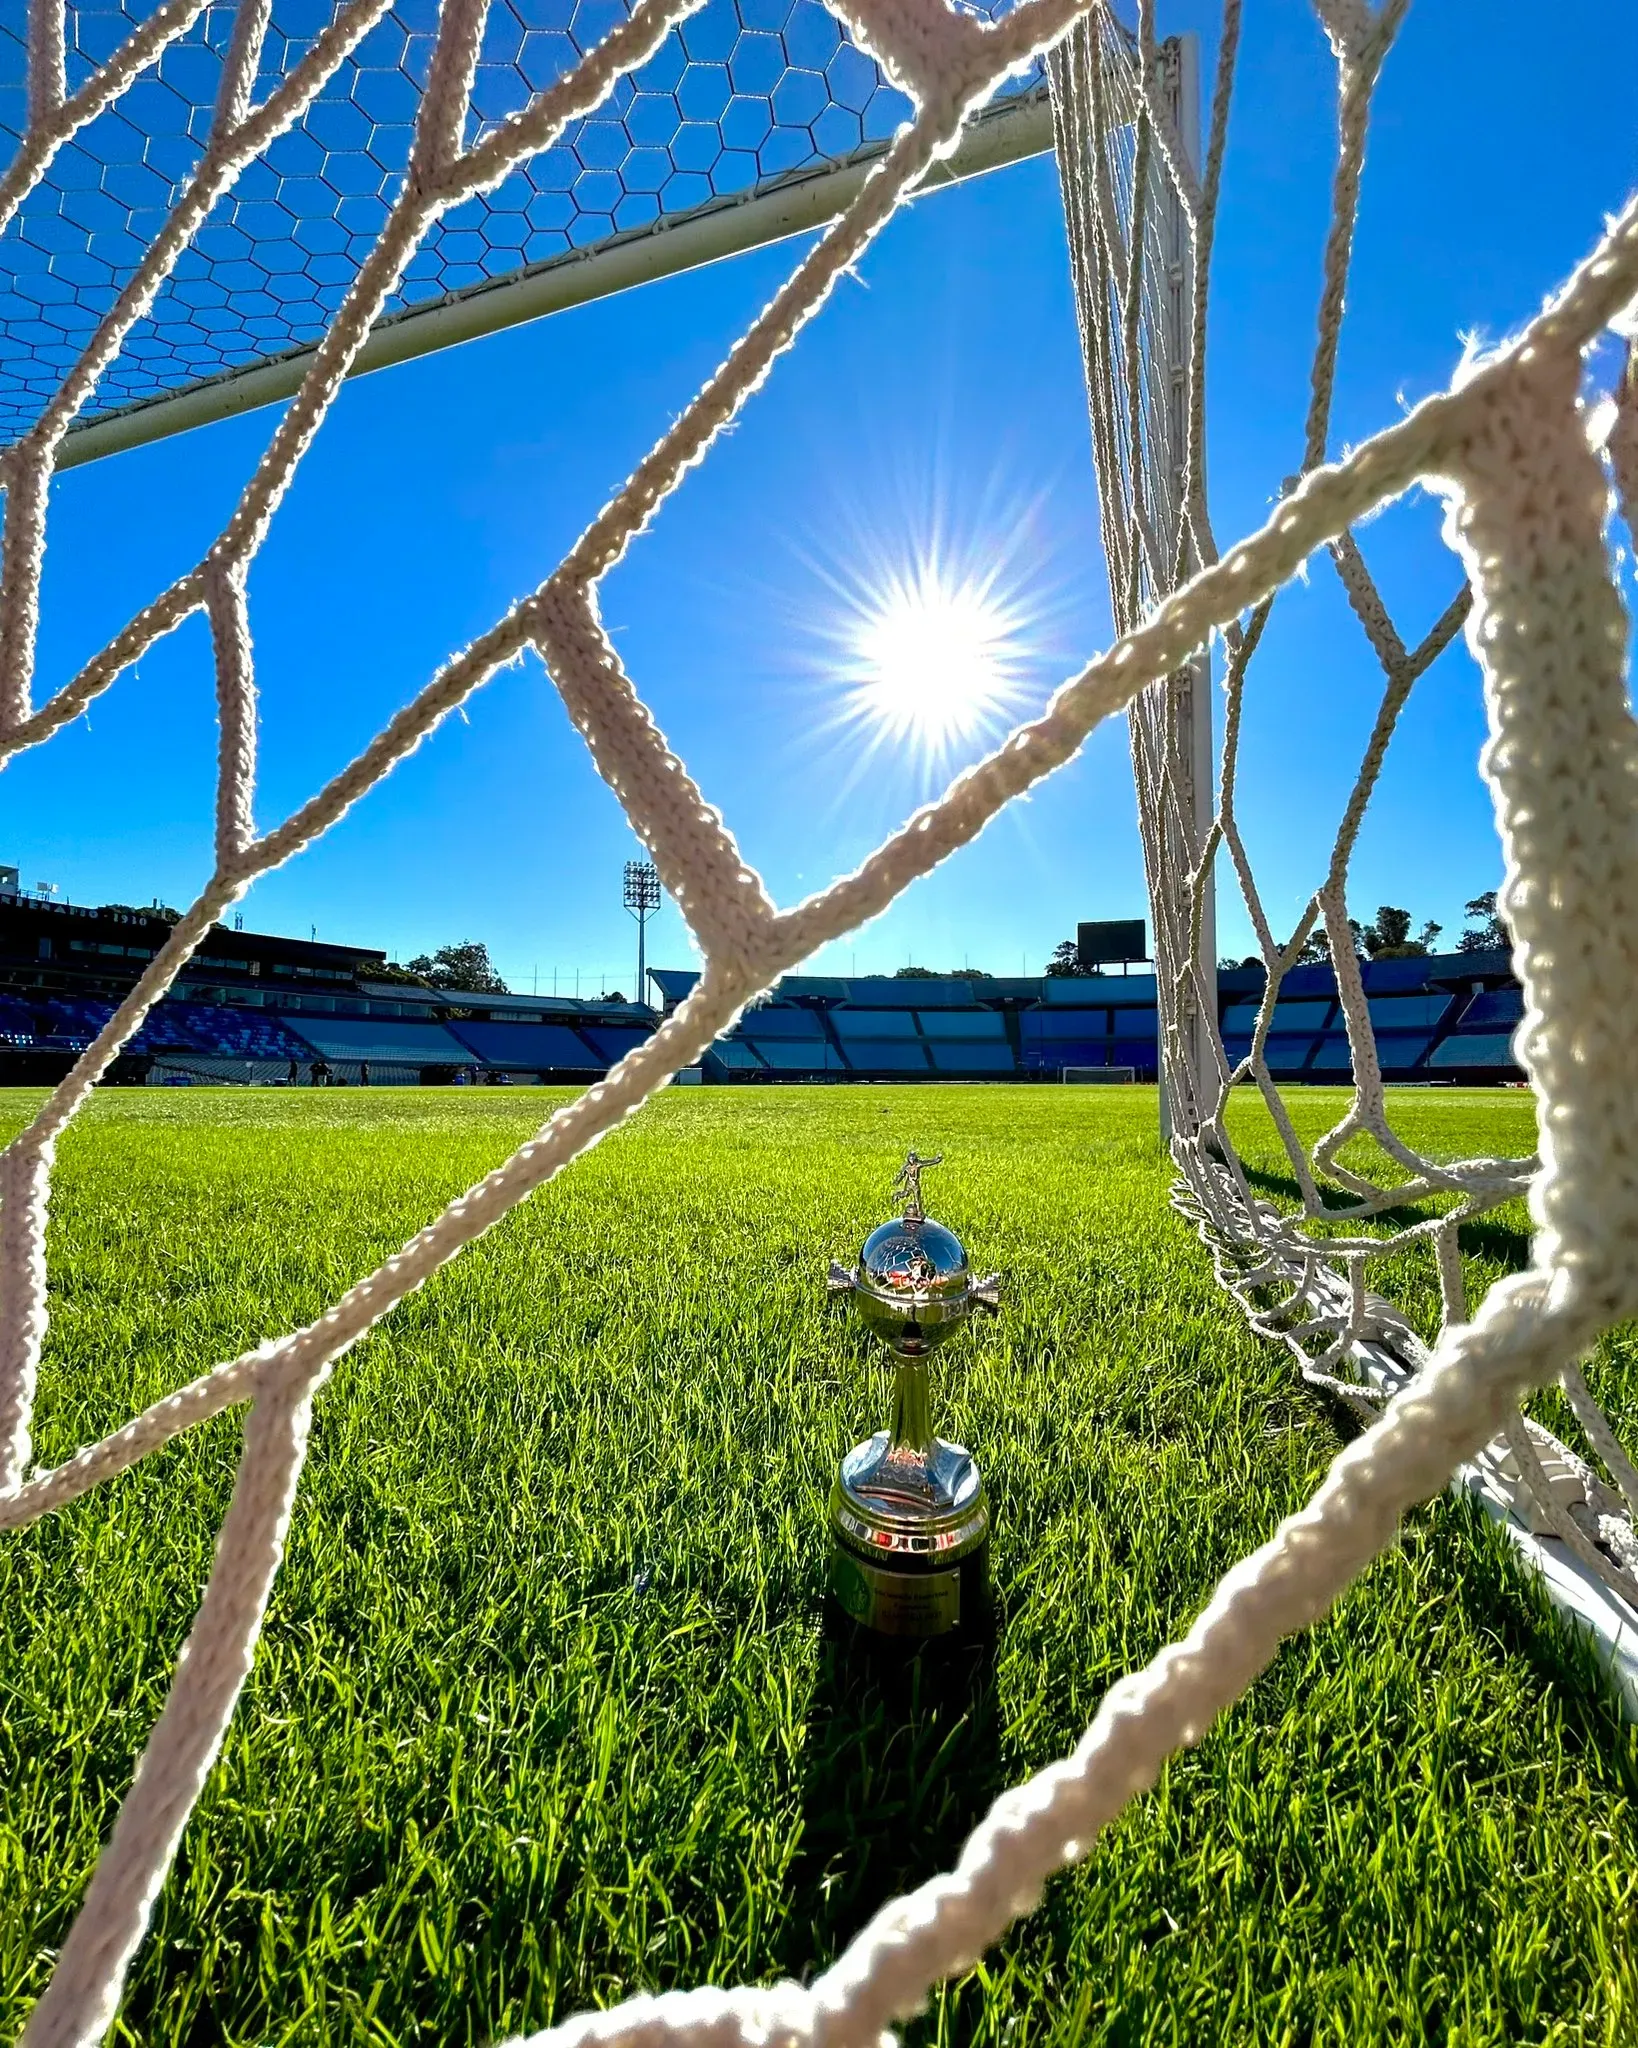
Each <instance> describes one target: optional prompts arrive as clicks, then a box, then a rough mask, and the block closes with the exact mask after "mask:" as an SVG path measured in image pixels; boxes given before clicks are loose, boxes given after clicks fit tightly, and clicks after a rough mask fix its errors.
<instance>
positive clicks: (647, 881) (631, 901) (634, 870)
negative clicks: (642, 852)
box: [624, 860, 660, 1002]
mask: <svg viewBox="0 0 1638 2048" xmlns="http://www.w3.org/2000/svg"><path fill="white" fill-rule="evenodd" d="M624 902H625V906H626V908H627V910H629V911H630V912H631V914H632V916H633V917H634V918H636V920H637V1000H638V1002H642V1001H644V995H643V990H644V988H645V987H646V985H647V982H648V963H647V960H646V957H645V954H644V940H645V937H646V934H647V929H648V920H649V918H650V917H651V916H652V915H653V913H654V912H655V911H656V910H658V909H659V907H660V875H659V870H658V869H657V868H656V867H655V865H654V863H653V861H651V860H628V861H627V862H626V886H625V896H624Z"/></svg>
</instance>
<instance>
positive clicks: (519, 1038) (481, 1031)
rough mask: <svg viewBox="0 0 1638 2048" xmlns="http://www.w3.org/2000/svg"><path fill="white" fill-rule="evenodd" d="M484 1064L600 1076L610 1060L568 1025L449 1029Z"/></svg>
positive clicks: (521, 1071)
mask: <svg viewBox="0 0 1638 2048" xmlns="http://www.w3.org/2000/svg"><path fill="white" fill-rule="evenodd" d="M449 1030H450V1034H451V1036H453V1037H455V1038H458V1039H459V1040H460V1042H461V1044H462V1045H463V1046H465V1047H466V1049H467V1051H468V1052H469V1053H471V1054H473V1055H475V1056H476V1057H477V1058H478V1059H479V1060H480V1061H482V1062H483V1064H484V1065H486V1066H490V1067H499V1068H504V1069H505V1070H506V1071H507V1072H508V1073H513V1074H527V1073H536V1074H552V1075H554V1076H556V1075H569V1074H574V1075H579V1074H587V1075H596V1074H601V1073H603V1072H604V1071H605V1070H606V1069H607V1067H608V1061H607V1060H606V1059H604V1058H603V1057H602V1056H601V1055H600V1054H599V1053H598V1052H596V1051H595V1050H594V1049H593V1048H592V1047H591V1046H590V1045H588V1044H587V1043H586V1041H585V1039H584V1038H582V1037H581V1035H580V1034H579V1032H578V1031H572V1030H570V1028H569V1027H568V1025H566V1024H496V1023H488V1024H477V1023H473V1022H471V1021H470V1020H467V1019H463V1020H461V1021H460V1022H459V1023H454V1024H451V1025H450V1027H449Z"/></svg>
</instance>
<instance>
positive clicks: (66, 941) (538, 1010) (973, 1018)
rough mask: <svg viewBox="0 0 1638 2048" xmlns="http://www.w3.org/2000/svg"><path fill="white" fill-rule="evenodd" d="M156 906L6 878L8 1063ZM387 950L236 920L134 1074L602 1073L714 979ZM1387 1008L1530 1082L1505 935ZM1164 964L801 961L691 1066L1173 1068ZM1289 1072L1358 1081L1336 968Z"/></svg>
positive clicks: (1419, 1029)
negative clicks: (511, 980)
mask: <svg viewBox="0 0 1638 2048" xmlns="http://www.w3.org/2000/svg"><path fill="white" fill-rule="evenodd" d="M169 932H170V925H169V922H168V921H167V920H166V919H165V918H164V917H162V916H161V915H159V914H158V913H157V912H155V911H145V910H139V909H134V908H127V907H122V906H118V905H104V906H103V907H102V908H100V909H87V908H84V907H82V906H80V905H76V904H71V903H55V902H49V901H43V900H40V899H37V898H31V897H25V896H18V895H6V894H0V1080H4V1081H6V1082H9V1083H20V1082H33V1083H51V1082H55V1081H57V1080H60V1079H61V1078H62V1076H63V1075H64V1074H65V1073H66V1072H67V1071H68V1068H69V1066H70V1065H71V1064H72V1062H73V1060H74V1059H75V1057H76V1056H77V1055H78V1054H79V1053H81V1052H83V1051H84V1049H85V1047H86V1046H87V1045H89V1044H90V1043H91V1041H92V1039H93V1038H95V1036H96V1035H97V1033H98V1032H99V1031H100V1030H101V1029H102V1027H103V1026H104V1025H105V1024H106V1023H107V1021H108V1019H109V1017H110V1016H112V1014H113V1011H114V1008H115V1006H116V1004H117V1003H118V1002H119V1001H120V1000H121V998H122V997H124V996H125V995H126V994H127V993H128V992H129V990H130V989H131V988H132V987H133V985H134V984H135V982H136V980H137V977H138V976H139V975H140V974H141V972H142V971H143V969H144V968H145V967H146V966H147V964H148V962H149V961H150V960H152V958H153V957H154V955H155V953H157V952H158V950H159V948H160V947H161V946H162V945H163V944H164V943H165V940H166V938H167V937H168V936H169ZM387 973H388V968H387V960H386V955H385V954H384V953H382V952H380V951H376V950H373V949H371V948H368V947H362V946H334V945H323V944H319V943H317V942H313V941H308V940H304V939H288V938H280V937H277V936H274V935H272V934H270V933H265V932H244V931H228V930H226V929H225V928H223V927H222V926H220V925H218V926H215V927H214V928H213V929H212V931H211V932H210V934H209V936H208V937H207V938H206V939H205V941H204V943H203V944H202V945H201V947H200V949H199V951H198V952H197V953H196V954H195V955H194V957H193V959H192V960H191V961H190V962H189V963H188V965H187V967H186V968H184V969H183V971H182V973H181V975H180V976H179V977H178V979H177V982H176V984H175V986H174V988H173V989H172V990H171V991H170V992H169V994H168V995H167V996H166V997H165V999H164V1000H163V1001H162V1002H159V1003H157V1004H155V1006H154V1008H153V1009H152V1010H151V1011H150V1013H149V1015H148V1018H147V1020H146V1022H145V1023H144V1024H143V1026H142V1028H141V1030H140V1031H139V1032H138V1033H137V1034H136V1036H135V1037H134V1038H133V1039H132V1040H131V1042H130V1044H129V1045H128V1046H127V1048H126V1050H125V1051H124V1052H122V1053H121V1055H120V1056H119V1058H118V1059H117V1060H116V1061H115V1063H114V1065H113V1067H112V1069H111V1070H110V1073H109V1077H108V1078H109V1079H110V1080H111V1081H114V1082H123V1083H128V1084H141V1083H165V1082H170V1083H186V1082H189V1081H194V1082H223V1083H232V1082H238V1083H244V1082H263V1083H270V1082H271V1083H278V1082H283V1083H287V1084H297V1085H300V1084H305V1083H311V1082H314V1081H315V1080H320V1081H329V1082H331V1083H359V1082H365V1081H368V1082H370V1083H374V1084H382V1083H395V1082H396V1083H423V1084H435V1083H448V1082H454V1081H459V1080H468V1081H486V1082H503V1081H516V1082H536V1081H545V1082H580V1081H591V1080H595V1079H597V1078H598V1077H599V1076H601V1075H602V1074H605V1073H606V1072H607V1071H608V1069H609V1068H610V1067H611V1066H612V1065H613V1064H614V1063H615V1061H616V1060H618V1059H620V1058H621V1057H622V1056H623V1055H624V1054H625V1053H626V1052H628V1051H630V1049H631V1047H632V1046H634V1045H637V1044H640V1043H641V1042H642V1040H643V1039H644V1038H645V1037H647V1036H648V1034H649V1033H650V1032H651V1031H653V1030H654V1028H655V1027H656V1025H657V1024H658V1022H659V1021H660V1018H661V1016H662V1015H666V1014H669V1012H670V1011H671V1010H673V1009H674V1008H675V1007H676V1005H677V1004H678V1003H679V1002H681V1001H682V999H683V997H684V996H686V995H687V993H688V991H689V990H690V989H691V988H692V987H693V985H694V982H695V980H696V978H697V977H696V975H695V974H694V973H693V972H691V971H685V970H678V969H670V968H654V969H651V970H650V972H649V977H648V979H649V984H650V989H651V990H652V991H653V992H654V993H655V994H657V996H658V998H659V1004H658V1007H657V1008H656V1007H650V1006H649V1005H648V1004H642V1003H627V1002H621V1001H603V1000H580V999H575V998H570V997H567V996H523V995H504V996H499V995H469V994H464V993H458V992H453V991H447V990H435V989H429V988H425V987H422V986H420V985H417V984H415V983H411V982H404V981H399V980H390V979H386V978H385V977H386V975H387ZM1364 978H1365V989H1366V994H1367V996H1368V998H1369V1002H1370V1011H1371V1023H1372V1026H1373V1028H1374V1030H1375V1033H1376V1043H1377V1049H1378V1053H1379V1055H1380V1058H1381V1062H1382V1070H1383V1073H1384V1075H1385V1077H1386V1078H1387V1079H1389V1080H1393V1081H1422V1082H1429V1083H1432V1082H1447V1083H1449V1082H1458V1081H1460V1082H1501V1081H1517V1080H1519V1079H1521V1078H1522V1076H1521V1074H1520V1072H1519V1069H1518V1067H1517V1065H1516V1063H1515V1061H1514V1059H1513V1056H1512V1050H1511V1036H1512V1032H1513V1029H1514V1027H1515V1026H1516V1025H1517V1023H1518V1022H1519V1020H1520V1018H1521V1017H1522V1015H1523V997H1522V994H1521V992H1520V989H1519V986H1518V983H1517V981H1516V980H1515V979H1514V977H1513V973H1512V966H1511V962H1510V961H1509V959H1508V956H1507V955H1506V953H1505V952H1486V953H1446V954H1432V955H1429V956H1426V957H1423V958H1416V959H1409V960H1377V961H1371V962H1368V963H1367V964H1366V966H1365V968H1364ZM1262 988H1263V977H1262V973H1261V970H1260V969H1252V968H1232V969H1225V970H1223V971H1222V972H1221V973H1220V974H1219V976H1218V1001H1219V1010H1220V1020H1221V1024H1222V1031H1223V1042H1224V1046H1225V1048H1226V1050H1227V1053H1228V1056H1229V1058H1230V1059H1231V1060H1238V1059H1241V1058H1243V1057H1244V1055H1245V1053H1246V1051H1247V1050H1248V1048H1249V1045H1250V1039H1251V1032H1252V1029H1253V1027H1254V1025H1255V1022H1256V1015H1257V1006H1258V1002H1259V1000H1260V998H1261V995H1262ZM1158 1064H1159V1062H1158V1053H1157V1023H1156V1008H1155V982H1154V976H1153V975H1152V974H1142V973H1138V974H1110V975H1092V976H1065V977H1053V976H1047V977H1041V978H1017V979H1000V978H997V979H987V978H974V979H967V978H965V977H960V976H956V977H949V978H945V979H938V980H934V979H927V978H896V977H895V978H889V977H885V976H864V977H853V978H833V977H830V976H823V975H801V974H793V975H786V976H785V977H784V979H783V980H782V981H780V982H779V983H778V985H777V986H776V987H775V989H774V990H773V992H772V994H771V995H770V996H769V997H768V998H767V999H766V1000H764V1001H763V1002H761V1003H759V1004H757V1005H756V1006H755V1007H754V1008H752V1009H750V1010H748V1011H747V1012H746V1014H745V1015H744V1016H743V1017H742V1018H741V1019H740V1021H739V1023H738V1024H737V1025H736V1026H735V1027H734V1029H733V1030H732V1031H731V1032H729V1033H727V1034H726V1035H725V1036H724V1037H722V1038H719V1039H718V1040H717V1042H716V1043H715V1045H713V1046H712V1048H711V1050H710V1051H709V1053H707V1055H706V1056H705V1058H704V1060H703V1061H702V1062H701V1065H700V1067H699V1069H698V1070H697V1072H696V1074H695V1075H694V1076H692V1077H691V1078H697V1079H698V1080H701V1081H704V1082H707V1083H718V1084H723V1083H734V1084H746V1083H762V1082H776V1081H940V1080H944V1081H1060V1080H1062V1079H1063V1078H1064V1076H1065V1074H1066V1072H1067V1073H1068V1074H1069V1075H1070V1076H1071V1077H1074V1076H1076V1075H1086V1076H1089V1077H1094V1078H1095V1077H1097V1076H1098V1075H1100V1074H1107V1075H1109V1076H1111V1077H1115V1076H1120V1077H1122V1078H1124V1077H1125V1076H1126V1075H1130V1076H1131V1077H1132V1078H1133V1079H1136V1080H1140V1081H1153V1080H1154V1079H1155V1078H1156V1075H1157V1072H1158ZM1268 1064H1269V1069H1270V1072H1271V1073H1272V1074H1273V1075H1274V1076H1275V1077H1276V1078H1277V1079H1279V1080H1281V1081H1318V1082H1323V1081H1330V1082H1337V1081H1345V1080H1347V1079H1348V1077H1349V1073H1350V1066H1349V1055H1348V1040H1347V1035H1346V1032H1345V1030H1344V1027H1343V1022H1342V1015H1341V1011H1340V1008H1339V1006H1338V1003H1337V993H1336V981H1335V977H1334V976H1333V974H1332V972H1331V969H1330V968H1329V967H1326V966H1311V967H1297V968H1294V969H1293V970H1292V971H1291V973H1290V974H1288V975H1287V976H1286V979H1285V982H1284V984H1283V987H1282V990H1281V997H1280V1001H1279V1002H1278V1003H1277V1004H1276V1006H1275V1010H1274V1016H1273V1020H1272V1024H1271V1028H1270V1032H1269V1040H1268Z"/></svg>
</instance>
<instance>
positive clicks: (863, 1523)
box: [830, 1152, 1001, 1637]
mask: <svg viewBox="0 0 1638 2048" xmlns="http://www.w3.org/2000/svg"><path fill="white" fill-rule="evenodd" d="M942 1156H943V1155H942V1154H936V1155H935V1156H933V1157H932V1158H928V1159H924V1158H922V1157H920V1155H919V1154H917V1153H915V1152H912V1153H911V1154H910V1156H909V1158H908V1159H907V1160H906V1161H905V1162H904V1167H903V1169H902V1171H901V1172H900V1174H899V1177H898V1179H897V1180H896V1181H895V1182H894V1184H893V1193H894V1194H895V1196H899V1197H902V1199H903V1204H904V1207H903V1213H902V1214H901V1215H900V1216H899V1217H897V1218H896V1219H895V1220H894V1221H893V1222H891V1223H884V1224H882V1226H881V1227H880V1229H879V1230H874V1231H872V1232H871V1234H870V1236H869V1237H868V1238H867V1239H866V1240H865V1244H864V1249H863V1250H862V1251H861V1252H860V1254H859V1262H858V1264H857V1265H856V1266H854V1267H852V1268H851V1269H850V1268H848V1267H846V1266H841V1265H838V1264H837V1263H836V1261H835V1260H834V1259H833V1260H832V1261H831V1267H830V1293H831V1295H832V1296H833V1297H835V1298H840V1297H841V1296H843V1295H849V1296H851V1297H852V1300H853V1302H854V1304H855V1306H856V1307H857V1309H858V1311H859V1315H860V1317H861V1319H862V1320H863V1322H864V1325H865V1327H866V1329H868V1330H870V1331H872V1332H873V1333H874V1334H875V1335H876V1336H878V1337H880V1338H881V1339H882V1340H883V1342H884V1343H885V1344H886V1345H887V1348H888V1349H889V1350H890V1351H891V1352H892V1354H893V1361H894V1379H893V1419H892V1422H891V1424H890V1425H889V1427H888V1428H886V1429H882V1430H878V1431H877V1432H876V1434H875V1435H874V1436H872V1437H868V1438H866V1440H865V1441H864V1442H863V1443H862V1444H855V1445H854V1447H853V1449H852V1450H851V1451H849V1452H848V1454H847V1456H846V1457H845V1458H844V1459H843V1460H842V1463H841V1469H840V1471H839V1472H838V1473H837V1475H836V1484H835V1485H834V1486H833V1487H832V1489H831V1496H830V1531H831V1539H832V1543H831V1568H830V1590H831V1592H832V1594H833V1595H834V1596H835V1599H836V1601H837V1604H838V1605H839V1606H840V1607H841V1609H842V1610H843V1612H844V1613H845V1614H847V1615H849V1616H850V1617H851V1618H852V1619H853V1620H854V1621H856V1622H858V1623H859V1624H861V1626H863V1627H865V1628H867V1629H872V1630H874V1631H875V1632H876V1633H877V1634H878V1635H884V1636H910V1637H928V1636H941V1635H947V1634H948V1633H949V1632H950V1631H951V1630H952V1629H957V1628H961V1629H970V1628H972V1627H974V1626H976V1625H978V1624H979V1623H980V1622H981V1621H982V1619H983V1617H984V1615H985V1614H986V1613H987V1611H988V1575H989V1552H990V1505H989V1500H988V1497H987V1496H986V1494H985V1492H984V1482H983V1480H982V1478H981V1477H980V1476H979V1471H978V1466H977V1464H976V1463H975V1461H974V1460H973V1458H972V1456H971V1455H970V1454H969V1453H968V1452H967V1451H966V1450H964V1449H963V1448H962V1446H961V1445H960V1444H952V1443H946V1442H945V1441H944V1439H943V1438H942V1437H937V1436H934V1434H933V1428H932V1422H931V1420H930V1417H929V1410H928V1389H927V1360H928V1358H929V1356H930V1355H931V1354H932V1353H933V1352H934V1351H936V1350H937V1349H938V1347H939V1345H941V1344H942V1343H943V1342H944V1341H945V1339H946V1338H947V1337H951V1336H953V1335H954V1334H955V1332H956V1331H957V1330H958V1329H959V1328H960V1326H961V1325H962V1324H963V1323H964V1322H965V1321H966V1320H967V1318H968V1317H969V1316H970V1315H971V1314H973V1312H974V1311H975V1310H977V1309H983V1310H986V1311H988V1312H989V1313H990V1314H992V1315H993V1314H995V1313H997V1311H998V1310H999V1309H1000V1306H1001V1276H1000V1275H999V1274H998V1273H989V1274H985V1275H983V1276H981V1277H980V1276H978V1275H975V1274H974V1273H973V1271H972V1269H971V1267H970V1266H969V1265H968V1263H967V1254H966V1252H965V1251H964V1250H963V1249H962V1246H961V1241H960V1239H959V1238H958V1237H956V1236H955V1234H954V1232H953V1231H949V1230H946V1229H945V1227H944V1226H943V1224H942V1223H935V1222H934V1221H933V1219H932V1218H931V1217H930V1216H929V1215H928V1214H927V1213H926V1211H925V1210H924V1209H923V1207H922V1202H921V1176H922V1174H923V1172H924V1171H925V1169H926V1168H928V1167H929V1166H937V1165H938V1164H939V1163H940V1160H941V1159H942Z"/></svg>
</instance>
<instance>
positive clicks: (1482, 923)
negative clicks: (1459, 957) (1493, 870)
mask: <svg viewBox="0 0 1638 2048" xmlns="http://www.w3.org/2000/svg"><path fill="white" fill-rule="evenodd" d="M1463 907H1464V909H1465V910H1466V911H1467V914H1468V917H1469V918H1470V919H1471V920H1472V922H1471V923H1470V924H1469V925H1468V927H1467V929H1466V930H1465V931H1464V932H1463V933H1462V936H1461V937H1460V938H1459V939H1458V940H1457V941H1456V949H1457V951H1458V952H1461V953H1488V952H1492V951H1494V950H1495V949H1496V948H1497V947H1500V948H1501V949H1502V950H1503V951H1507V950H1510V949H1511V947H1512V944H1513V939H1512V934H1511V933H1510V932H1509V931H1508V929H1507V927H1506V925H1505V924H1503V923H1502V920H1501V913H1500V911H1498V910H1497V908H1496V892H1495V890H1494V889H1486V890H1485V892H1484V894H1483V895H1482V896H1474V897H1471V898H1470V899H1469V900H1468V902H1467V903H1466V904H1465V905H1464V906H1463Z"/></svg>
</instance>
